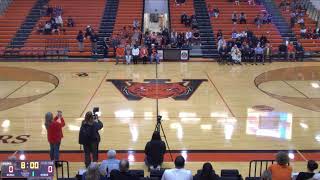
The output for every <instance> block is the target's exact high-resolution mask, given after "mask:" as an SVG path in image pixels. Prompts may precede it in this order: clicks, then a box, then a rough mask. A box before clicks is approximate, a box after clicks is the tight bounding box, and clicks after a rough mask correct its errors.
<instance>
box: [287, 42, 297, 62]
mask: <svg viewBox="0 0 320 180" xmlns="http://www.w3.org/2000/svg"><path fill="white" fill-rule="evenodd" d="M287 49H288V53H287V59H288V60H289V59H290V56H291V57H292V60H293V61H295V59H296V49H295V47H294V45H293V42H290V43H289V44H288V47H287Z"/></svg>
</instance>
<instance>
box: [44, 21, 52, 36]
mask: <svg viewBox="0 0 320 180" xmlns="http://www.w3.org/2000/svg"><path fill="white" fill-rule="evenodd" d="M51 31H52V29H51V23H50V21H47V22H46V24H45V25H44V33H45V34H51Z"/></svg>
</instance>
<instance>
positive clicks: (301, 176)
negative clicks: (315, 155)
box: [296, 160, 318, 180]
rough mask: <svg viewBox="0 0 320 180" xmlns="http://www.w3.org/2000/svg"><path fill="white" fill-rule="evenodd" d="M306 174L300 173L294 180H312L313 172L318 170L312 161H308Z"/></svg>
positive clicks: (315, 163) (316, 164)
mask: <svg viewBox="0 0 320 180" xmlns="http://www.w3.org/2000/svg"><path fill="white" fill-rule="evenodd" d="M307 169H308V172H300V173H299V174H298V176H297V178H296V180H307V179H312V177H313V176H314V174H315V172H314V171H315V170H316V169H318V163H317V162H315V161H314V160H309V161H308V165H307Z"/></svg>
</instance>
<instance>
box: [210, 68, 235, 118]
mask: <svg viewBox="0 0 320 180" xmlns="http://www.w3.org/2000/svg"><path fill="white" fill-rule="evenodd" d="M205 73H206V75H207V77H208V79H209V81H210V82H211V84H212V86H213V87H214V88H215V89H216V91H217V92H218V94H219V96H220V98H221V99H222V101H223V102H224V104H225V105H226V106H227V108H228V110H229V112H230V114H231V115H232V117H235V115H234V113H233V112H232V110H231V108H230V106H229V105H228V103H227V102H226V100H225V99H224V98H223V96H222V94H221V93H220V91H219V89H218V88H217V86H216V85H215V84H214V82H213V80H212V79H211V78H210V76H209V74H208V73H207V72H206V71H205Z"/></svg>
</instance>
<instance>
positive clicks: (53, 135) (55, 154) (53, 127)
mask: <svg viewBox="0 0 320 180" xmlns="http://www.w3.org/2000/svg"><path fill="white" fill-rule="evenodd" d="M64 126H65V123H64V119H63V117H62V112H61V111H58V114H57V116H56V117H55V118H53V114H52V113H51V112H48V113H46V115H45V127H46V129H47V132H48V133H47V136H48V142H49V144H50V159H51V160H52V161H53V160H54V161H59V151H60V144H61V139H62V138H63V134H62V128H63V127H64ZM56 166H58V164H56Z"/></svg>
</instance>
